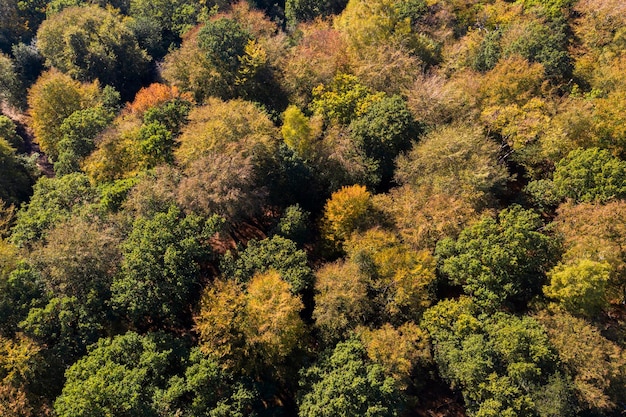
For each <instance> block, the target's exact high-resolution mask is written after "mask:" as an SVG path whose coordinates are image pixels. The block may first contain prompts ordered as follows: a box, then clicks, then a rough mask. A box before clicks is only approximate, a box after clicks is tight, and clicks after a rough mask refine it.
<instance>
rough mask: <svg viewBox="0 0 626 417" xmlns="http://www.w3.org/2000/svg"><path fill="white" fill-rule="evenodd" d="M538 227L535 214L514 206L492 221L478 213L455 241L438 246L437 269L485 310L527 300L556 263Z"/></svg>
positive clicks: (552, 248) (552, 249)
mask: <svg viewBox="0 0 626 417" xmlns="http://www.w3.org/2000/svg"><path fill="white" fill-rule="evenodd" d="M542 226H543V223H542V221H541V218H540V217H539V215H537V214H536V213H534V212H532V211H530V210H524V209H523V208H521V207H520V206H516V205H515V206H512V207H510V208H508V209H505V210H503V211H502V212H500V214H499V215H498V219H497V220H496V219H493V218H491V217H483V219H482V220H481V221H479V222H477V223H475V224H474V225H472V226H469V227H467V228H465V229H464V230H463V231H462V232H461V234H460V236H459V238H458V239H457V240H456V241H454V240H452V239H444V240H442V241H440V242H439V243H438V244H437V250H436V253H437V256H438V257H439V260H440V262H441V264H440V270H441V271H442V272H443V273H445V274H446V275H447V276H448V277H450V279H451V280H452V282H453V283H455V284H458V285H462V286H463V289H464V290H465V292H466V293H467V294H470V295H472V297H474V299H475V300H476V302H477V303H479V304H480V305H481V306H483V307H486V308H488V309H498V308H500V307H501V306H502V305H503V304H505V303H507V302H519V301H527V300H529V299H530V297H531V296H532V295H534V294H535V293H536V292H537V290H538V287H539V285H540V284H541V283H542V282H543V279H544V274H545V272H546V271H547V270H548V268H549V267H550V266H551V265H553V264H554V261H555V249H556V241H555V239H554V238H551V237H550V236H546V235H544V234H542V233H541V232H539V229H540V228H541V227H542Z"/></svg>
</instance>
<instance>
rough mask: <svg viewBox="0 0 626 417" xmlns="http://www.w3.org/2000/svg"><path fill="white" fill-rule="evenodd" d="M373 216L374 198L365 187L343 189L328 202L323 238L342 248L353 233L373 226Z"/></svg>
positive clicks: (323, 222) (323, 221) (356, 186)
mask: <svg viewBox="0 0 626 417" xmlns="http://www.w3.org/2000/svg"><path fill="white" fill-rule="evenodd" d="M373 214H374V213H373V205H372V196H371V194H370V193H369V192H368V191H367V190H366V189H365V187H363V186H362V185H353V186H351V187H343V188H342V189H341V190H339V191H336V192H334V193H333V194H332V196H331V197H330V199H329V200H328V201H327V202H326V206H325V207H324V217H323V220H322V236H324V238H325V239H326V240H328V241H329V242H330V244H331V245H334V246H335V247H336V248H341V246H342V244H343V242H344V241H345V240H346V239H348V238H349V237H350V235H351V234H352V233H354V232H356V231H361V230H364V229H365V228H366V227H369V226H371V219H372V215H373Z"/></svg>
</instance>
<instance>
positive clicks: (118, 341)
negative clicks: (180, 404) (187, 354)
mask: <svg viewBox="0 0 626 417" xmlns="http://www.w3.org/2000/svg"><path fill="white" fill-rule="evenodd" d="M173 356H174V355H173V352H172V344H171V342H168V341H167V338H165V337H163V336H161V335H158V334H148V335H146V336H140V335H138V334H136V333H133V332H129V333H126V334H124V335H121V336H116V337H115V338H113V339H101V340H100V341H98V344H97V345H95V346H94V347H93V348H92V349H91V350H90V351H89V353H88V354H87V355H86V356H85V357H83V358H81V359H80V360H78V361H77V362H76V363H75V364H74V365H72V366H71V367H70V368H69V369H68V370H67V371H66V373H65V377H66V382H65V386H64V387H63V392H62V393H61V395H60V396H59V397H58V398H57V400H56V401H55V403H54V409H55V411H56V414H57V415H58V416H59V417H80V416H84V417H86V416H95V415H116V416H124V417H131V416H144V417H153V416H154V417H156V416H157V415H158V414H157V412H156V410H155V409H154V407H153V405H152V398H151V397H152V395H153V394H154V392H155V390H156V388H157V387H159V386H163V385H164V382H165V381H164V380H165V378H166V374H167V371H168V369H169V367H170V366H171V363H172V362H173V359H174V358H173Z"/></svg>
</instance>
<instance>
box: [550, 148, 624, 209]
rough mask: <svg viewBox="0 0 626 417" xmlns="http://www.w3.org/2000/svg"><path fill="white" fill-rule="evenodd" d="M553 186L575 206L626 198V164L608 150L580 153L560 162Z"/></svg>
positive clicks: (571, 154) (558, 193) (582, 150)
mask: <svg viewBox="0 0 626 417" xmlns="http://www.w3.org/2000/svg"><path fill="white" fill-rule="evenodd" d="M553 182H554V187H555V189H556V193H557V195H558V196H560V197H561V198H571V199H572V200H574V201H575V202H599V203H604V202H607V201H609V200H611V199H614V198H624V197H626V162H624V161H622V160H620V159H618V158H616V157H614V156H612V155H611V154H610V153H609V152H608V151H607V150H604V149H598V148H589V149H577V150H574V151H571V152H570V153H569V154H568V155H567V156H566V157H565V158H563V159H561V160H560V161H559V162H557V164H556V168H555V170H554V176H553Z"/></svg>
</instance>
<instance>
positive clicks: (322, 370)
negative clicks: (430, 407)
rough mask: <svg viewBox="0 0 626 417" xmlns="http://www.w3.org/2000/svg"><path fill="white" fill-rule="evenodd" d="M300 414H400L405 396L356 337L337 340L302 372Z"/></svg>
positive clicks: (371, 416) (306, 416)
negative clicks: (327, 351)
mask: <svg viewBox="0 0 626 417" xmlns="http://www.w3.org/2000/svg"><path fill="white" fill-rule="evenodd" d="M301 384H302V386H303V392H302V394H301V397H300V399H299V412H298V415H299V416H300V417H313V416H322V417H325V416H345V417H352V416H368V417H383V416H397V415H398V414H399V412H400V409H401V408H402V399H401V396H400V393H399V392H398V390H397V388H396V386H395V381H394V380H393V378H390V377H385V375H384V372H383V369H382V368H381V367H380V365H377V364H372V363H370V362H369V361H368V359H367V354H366V351H365V349H364V347H363V345H362V344H361V343H360V342H359V341H357V340H355V339H352V340H349V341H346V342H341V343H339V344H337V346H336V347H335V349H334V350H333V351H332V352H331V353H330V354H329V355H328V356H327V357H325V358H323V359H322V360H321V361H320V362H319V363H318V364H315V365H313V366H311V367H310V368H309V369H307V370H306V371H305V372H303V381H302V383H301Z"/></svg>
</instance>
